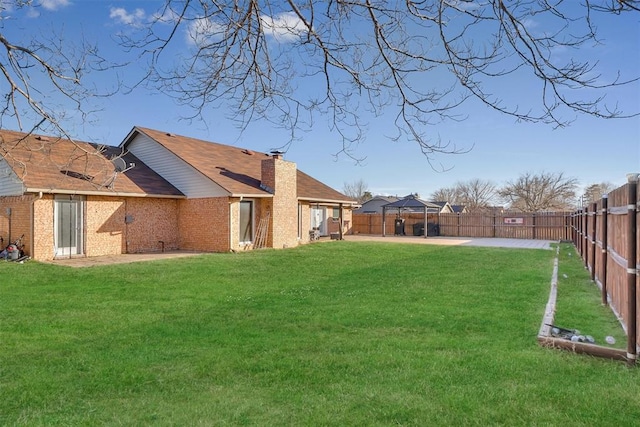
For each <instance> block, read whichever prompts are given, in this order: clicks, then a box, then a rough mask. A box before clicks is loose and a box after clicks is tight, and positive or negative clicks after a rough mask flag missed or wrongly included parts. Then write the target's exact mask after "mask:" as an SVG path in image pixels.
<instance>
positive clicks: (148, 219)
mask: <svg viewBox="0 0 640 427" xmlns="http://www.w3.org/2000/svg"><path fill="white" fill-rule="evenodd" d="M178 205H179V201H178V200H175V199H151V198H140V199H138V198H135V199H134V198H132V199H127V200H126V216H123V217H122V218H120V221H121V222H123V223H125V230H126V234H125V235H126V241H125V245H126V248H125V249H126V250H127V252H128V253H139V252H160V251H162V250H163V248H164V250H165V251H167V250H175V249H179V248H180V245H179V236H178Z"/></svg>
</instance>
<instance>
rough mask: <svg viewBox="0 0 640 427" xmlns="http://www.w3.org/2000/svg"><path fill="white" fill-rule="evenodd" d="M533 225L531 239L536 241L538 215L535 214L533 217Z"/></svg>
mask: <svg viewBox="0 0 640 427" xmlns="http://www.w3.org/2000/svg"><path fill="white" fill-rule="evenodd" d="M531 224H532V225H533V229H532V232H531V238H532V239H534V240H535V239H536V213H535V212H534V213H533V214H532V215H531Z"/></svg>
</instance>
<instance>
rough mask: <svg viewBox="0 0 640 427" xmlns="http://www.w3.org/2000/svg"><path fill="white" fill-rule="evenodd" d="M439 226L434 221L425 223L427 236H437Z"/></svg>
mask: <svg viewBox="0 0 640 427" xmlns="http://www.w3.org/2000/svg"><path fill="white" fill-rule="evenodd" d="M439 235H440V226H439V225H438V224H436V223H434V222H430V223H428V224H427V236H439Z"/></svg>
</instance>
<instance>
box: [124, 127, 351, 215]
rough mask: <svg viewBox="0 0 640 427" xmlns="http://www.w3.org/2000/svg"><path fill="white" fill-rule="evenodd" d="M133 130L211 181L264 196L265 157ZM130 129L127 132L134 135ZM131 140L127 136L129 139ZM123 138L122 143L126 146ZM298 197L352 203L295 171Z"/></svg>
mask: <svg viewBox="0 0 640 427" xmlns="http://www.w3.org/2000/svg"><path fill="white" fill-rule="evenodd" d="M135 130H137V131H138V132H141V133H143V134H145V135H147V136H148V137H149V138H151V139H153V140H155V141H156V142H157V143H158V144H160V145H162V146H163V147H165V148H166V149H167V150H169V151H171V152H172V153H173V154H175V155H176V156H178V157H179V158H181V159H182V160H183V161H185V162H187V163H188V164H190V165H191V166H192V167H194V168H195V169H197V170H198V171H200V173H202V174H203V175H205V176H206V177H208V178H209V179H210V180H212V181H213V182H215V183H217V184H218V185H220V186H221V187H222V188H224V189H225V190H227V191H228V192H229V193H230V194H234V195H239V194H242V195H255V196H260V195H267V194H269V193H268V192H266V191H265V190H264V189H262V188H261V187H260V181H261V167H262V160H264V159H266V158H268V157H269V155H268V154H266V153H260V152H256V151H252V150H247V149H243V148H238V147H233V146H229V145H223V144H217V143H213V142H209V141H203V140H200V139H194V138H189V137H185V136H179V135H175V134H172V133H167V132H162V131H158V130H153V129H148V128H142V127H135V128H134V131H135ZM134 134H135V132H131V134H130V135H134ZM129 140H131V138H130V139H129ZM126 143H127V141H125V143H124V145H125V146H126ZM297 191H298V197H299V198H300V199H304V200H316V201H331V202H342V203H352V202H354V201H353V200H351V199H349V198H348V197H347V196H345V195H344V194H342V193H340V192H338V191H336V190H334V189H333V188H331V187H329V186H327V185H325V184H323V183H322V182H320V181H318V180H316V179H314V178H312V177H310V176H309V175H307V174H305V173H304V172H301V171H299V170H298V171H297Z"/></svg>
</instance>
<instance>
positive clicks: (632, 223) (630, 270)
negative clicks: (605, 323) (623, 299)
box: [627, 173, 638, 365]
mask: <svg viewBox="0 0 640 427" xmlns="http://www.w3.org/2000/svg"><path fill="white" fill-rule="evenodd" d="M627 181H628V183H629V185H628V193H629V194H628V198H627V203H628V204H627V292H628V293H627V295H628V301H627V312H628V318H629V324H628V325H627V334H628V337H627V361H628V362H627V363H628V364H629V365H634V364H635V362H636V358H637V348H636V342H637V336H636V333H637V321H638V319H637V317H636V313H637V309H636V274H637V272H638V271H637V269H636V232H637V229H636V228H637V227H636V203H637V198H638V197H637V196H638V193H637V191H638V174H637V173H630V174H628V175H627Z"/></svg>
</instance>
